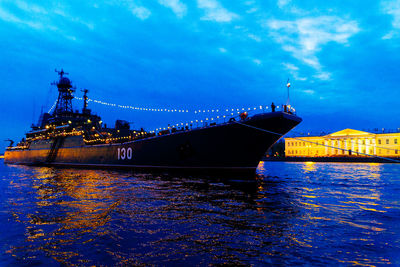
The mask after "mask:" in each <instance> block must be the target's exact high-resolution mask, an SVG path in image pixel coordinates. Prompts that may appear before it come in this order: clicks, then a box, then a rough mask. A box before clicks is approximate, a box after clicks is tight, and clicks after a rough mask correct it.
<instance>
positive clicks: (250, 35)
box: [247, 33, 261, 42]
mask: <svg viewBox="0 0 400 267" xmlns="http://www.w3.org/2000/svg"><path fill="white" fill-rule="evenodd" d="M247 37H249V38H250V39H253V40H254V41H256V42H261V38H260V37H259V36H257V35H254V34H252V33H249V34H248V35H247Z"/></svg>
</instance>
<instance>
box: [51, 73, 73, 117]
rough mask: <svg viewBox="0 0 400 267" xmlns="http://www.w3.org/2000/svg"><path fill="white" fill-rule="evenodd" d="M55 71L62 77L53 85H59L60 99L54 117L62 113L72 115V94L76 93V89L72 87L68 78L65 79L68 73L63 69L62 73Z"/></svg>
mask: <svg viewBox="0 0 400 267" xmlns="http://www.w3.org/2000/svg"><path fill="white" fill-rule="evenodd" d="M55 71H56V72H57V73H58V75H60V80H59V81H58V82H54V83H52V84H53V85H57V88H58V99H57V104H56V108H55V109H54V112H53V115H55V114H60V113H72V112H73V109H72V99H73V98H74V97H73V95H72V93H73V92H74V91H75V89H74V88H73V87H72V85H71V81H70V80H69V79H68V78H67V77H64V74H68V73H65V72H64V70H63V69H61V71H58V70H55Z"/></svg>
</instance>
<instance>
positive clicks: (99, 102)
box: [74, 96, 295, 114]
mask: <svg viewBox="0 0 400 267" xmlns="http://www.w3.org/2000/svg"><path fill="white" fill-rule="evenodd" d="M74 98H75V99H77V100H81V101H83V100H84V99H83V98H82V97H77V96H75V97H74ZM88 102H94V103H96V104H101V105H105V106H110V107H117V108H122V109H131V110H136V111H153V112H179V113H194V114H201V113H221V112H240V111H243V112H244V111H251V110H257V109H260V110H266V109H269V108H270V107H269V106H262V105H260V106H257V107H246V108H245V107H241V108H225V109H220V108H215V109H195V110H189V109H175V108H154V107H140V106H131V105H120V104H115V103H109V102H105V101H101V100H97V99H88ZM276 108H279V106H276ZM288 108H289V109H290V110H292V111H295V110H294V109H293V108H292V107H290V106H289V107H288Z"/></svg>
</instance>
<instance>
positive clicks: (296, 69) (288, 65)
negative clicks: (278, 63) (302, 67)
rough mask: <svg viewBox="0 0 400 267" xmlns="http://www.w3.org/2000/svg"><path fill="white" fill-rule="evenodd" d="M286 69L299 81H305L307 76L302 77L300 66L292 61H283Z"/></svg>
mask: <svg viewBox="0 0 400 267" xmlns="http://www.w3.org/2000/svg"><path fill="white" fill-rule="evenodd" d="M282 65H283V66H284V67H285V69H286V70H287V71H288V72H289V73H290V75H291V77H293V78H294V79H295V80H297V81H305V80H307V78H305V77H300V75H299V67H297V66H296V65H294V64H292V63H282Z"/></svg>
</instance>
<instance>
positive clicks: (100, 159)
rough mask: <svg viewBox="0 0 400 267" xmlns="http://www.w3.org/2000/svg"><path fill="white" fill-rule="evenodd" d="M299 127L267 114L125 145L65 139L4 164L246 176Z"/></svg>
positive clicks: (292, 119)
mask: <svg viewBox="0 0 400 267" xmlns="http://www.w3.org/2000/svg"><path fill="white" fill-rule="evenodd" d="M300 122H301V119H300V118H299V117H297V116H295V115H291V114H287V113H283V112H273V113H264V114H259V115H255V116H253V117H252V118H249V119H247V120H245V121H239V122H227V123H224V124H219V125H215V126H208V127H203V128H197V129H193V130H187V131H180V132H176V133H171V134H166V135H162V136H155V137H151V138H146V139H140V140H135V141H131V142H126V143H117V144H101V145H83V144H81V145H71V144H73V142H68V137H67V138H66V140H65V141H63V144H62V145H61V144H60V147H59V148H58V149H57V151H54V149H53V151H51V149H50V148H42V149H25V150H6V152H5V163H11V164H35V165H36V164H44V165H53V166H68V167H91V168H92V167H97V168H119V169H145V170H148V169H152V170H154V169H158V170H164V169H168V170H180V171H189V172H199V171H201V172H203V173H206V174H211V173H215V172H217V173H221V174H228V175H230V174H239V175H241V174H244V175H251V174H254V172H255V170H256V168H257V166H258V163H259V162H260V160H261V158H262V157H263V155H264V154H265V152H266V151H267V149H268V148H269V147H271V146H272V145H273V144H274V143H275V142H276V141H278V140H279V139H280V138H281V137H282V136H283V135H284V134H286V133H287V132H288V131H290V130H291V129H292V128H293V127H295V126H296V125H297V124H299V123H300ZM243 124H246V125H247V126H245V125H243ZM249 126H250V127H249ZM256 128H259V129H256ZM260 129H264V130H265V131H261V130H260ZM53 142H55V141H53ZM50 146H51V144H50Z"/></svg>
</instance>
